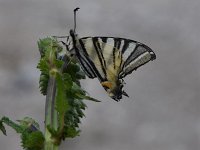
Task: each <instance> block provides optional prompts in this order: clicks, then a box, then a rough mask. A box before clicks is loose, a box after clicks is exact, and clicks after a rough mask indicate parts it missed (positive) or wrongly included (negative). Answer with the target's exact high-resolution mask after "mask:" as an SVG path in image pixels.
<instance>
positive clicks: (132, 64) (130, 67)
mask: <svg viewBox="0 0 200 150" xmlns="http://www.w3.org/2000/svg"><path fill="white" fill-rule="evenodd" d="M154 59H156V55H155V53H154V52H153V51H152V49H151V48H149V47H148V46H146V45H144V44H142V43H139V42H138V43H136V46H135V49H134V50H133V51H132V52H131V53H130V55H129V56H128V58H127V59H126V60H125V62H124V64H123V67H122V71H121V73H120V74H119V78H124V77H125V76H126V75H128V74H130V73H132V72H133V71H134V70H136V69H137V68H139V67H140V66H142V65H144V64H146V63H148V62H149V61H151V60H154Z"/></svg>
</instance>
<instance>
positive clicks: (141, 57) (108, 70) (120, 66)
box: [79, 37, 156, 81]
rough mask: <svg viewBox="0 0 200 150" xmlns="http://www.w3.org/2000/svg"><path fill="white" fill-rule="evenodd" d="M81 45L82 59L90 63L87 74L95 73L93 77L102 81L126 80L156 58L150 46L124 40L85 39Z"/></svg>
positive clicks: (111, 38) (109, 38) (105, 38)
mask: <svg viewBox="0 0 200 150" xmlns="http://www.w3.org/2000/svg"><path fill="white" fill-rule="evenodd" d="M79 43H80V45H81V49H82V50H83V52H82V55H85V57H80V58H81V59H83V60H85V59H86V60H87V62H88V63H85V64H84V67H83V68H86V70H85V69H84V70H85V72H93V73H91V74H92V77H98V78H99V79H100V81H106V80H109V79H113V78H118V79H121V78H124V77H125V76H126V75H128V74H130V73H132V71H133V70H136V69H137V68H138V67H140V66H142V65H144V64H145V63H147V62H149V61H150V60H154V59H155V58H156V55H155V53H154V52H153V51H152V50H151V49H150V48H149V47H148V46H146V45H144V44H142V43H139V42H137V41H133V40H129V39H124V38H114V37H85V38H81V39H79ZM80 53H81V52H80ZM91 63H92V65H91ZM88 64H90V65H88ZM89 77H90V76H89Z"/></svg>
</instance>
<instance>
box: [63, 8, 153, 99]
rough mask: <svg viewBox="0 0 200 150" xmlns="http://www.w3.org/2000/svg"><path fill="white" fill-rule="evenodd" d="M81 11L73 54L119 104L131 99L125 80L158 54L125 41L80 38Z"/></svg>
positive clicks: (72, 37) (135, 43)
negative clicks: (124, 88)
mask: <svg viewBox="0 0 200 150" xmlns="http://www.w3.org/2000/svg"><path fill="white" fill-rule="evenodd" d="M78 9H79V8H76V9H74V30H70V36H71V39H72V48H71V49H70V52H71V53H73V54H74V55H75V57H76V58H77V59H78V61H79V63H80V65H81V67H82V69H83V71H84V72H85V73H86V75H87V76H88V77H89V78H92V79H93V78H98V79H99V81H100V83H101V85H102V86H103V87H104V89H105V90H106V92H107V93H108V95H109V96H110V97H111V98H112V99H114V100H116V101H119V100H120V99H122V95H124V96H127V97H128V94H127V93H126V92H125V91H124V90H123V86H124V81H123V78H124V77H125V76H126V75H128V74H130V73H132V72H133V71H134V70H136V69H137V68H139V67H140V66H142V65H144V64H146V63H147V62H149V61H150V60H154V59H156V55H155V53H154V52H153V51H152V50H151V48H149V47H148V46H146V45H145V44H142V43H140V42H137V41H134V40H130V39H125V38H118V37H83V38H78V35H77V34H76V32H75V29H76V11H77V10H78ZM65 45H66V46H69V45H67V44H65Z"/></svg>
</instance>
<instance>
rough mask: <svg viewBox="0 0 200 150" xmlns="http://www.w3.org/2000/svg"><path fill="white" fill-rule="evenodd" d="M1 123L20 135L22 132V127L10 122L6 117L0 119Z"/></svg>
mask: <svg viewBox="0 0 200 150" xmlns="http://www.w3.org/2000/svg"><path fill="white" fill-rule="evenodd" d="M1 122H3V123H4V124H6V125H8V126H10V127H11V128H13V129H14V130H15V131H16V132H17V133H22V132H23V131H24V128H23V127H22V126H20V125H18V124H16V123H15V122H13V121H11V120H10V119H9V118H8V117H3V118H2V119H1Z"/></svg>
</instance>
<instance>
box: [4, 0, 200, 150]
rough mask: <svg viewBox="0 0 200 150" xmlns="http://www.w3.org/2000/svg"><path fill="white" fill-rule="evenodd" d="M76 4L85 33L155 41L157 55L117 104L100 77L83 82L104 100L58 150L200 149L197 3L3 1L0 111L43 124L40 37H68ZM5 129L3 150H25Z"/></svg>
mask: <svg viewBox="0 0 200 150" xmlns="http://www.w3.org/2000/svg"><path fill="white" fill-rule="evenodd" d="M77 6H79V7H80V8H81V9H80V10H79V12H78V17H77V23H78V25H77V32H78V33H79V36H80V37H84V36H97V35H99V36H117V37H124V38H130V39H133V40H137V41H140V42H143V43H145V44H147V45H148V46H150V47H151V48H152V49H153V50H154V51H155V53H156V54H157V59H156V60H155V61H153V62H150V63H148V64H146V65H145V66H143V67H141V68H140V69H138V70H137V71H136V72H134V73H133V74H132V75H130V76H128V77H127V78H126V79H125V81H126V82H127V84H126V86H125V90H126V92H127V93H128V94H129V95H130V98H124V99H123V100H122V101H120V102H118V103H117V102H115V101H113V100H112V99H111V98H109V97H108V96H107V94H106V92H105V91H104V89H103V88H102V87H101V85H100V84H99V82H98V80H96V79H94V80H91V79H87V80H85V81H83V82H82V85H83V87H84V88H85V89H86V90H87V91H88V92H89V93H90V95H91V96H94V97H96V98H98V99H100V100H102V102H101V103H94V102H87V105H88V108H87V110H86V111H85V114H86V118H84V119H82V124H81V129H82V132H81V134H80V136H79V137H77V138H75V139H69V140H68V141H66V142H64V143H63V144H62V146H61V150H65V149H67V150H80V149H81V150H199V149H200V115H199V114H200V109H199V108H200V50H199V47H200V41H199V39H200V38H199V35H200V9H199V8H200V1H198V0H190V1H188V0H151V1H150V0H99V1H97V0H73V1H70V0H57V1H54V0H0V115H2V116H3V115H6V116H9V117H11V118H12V119H13V120H16V119H20V118H22V117H24V116H31V117H33V118H35V119H36V120H38V121H39V122H40V125H41V128H42V129H43V128H44V127H43V120H44V104H45V97H44V96H42V95H41V94H40V92H39V89H38V78H39V71H38V70H37V69H36V65H37V62H38V60H39V58H40V56H39V52H38V48H37V40H38V39H39V38H44V37H46V36H51V35H67V34H68V31H69V29H70V28H73V9H74V8H75V7H77ZM7 132H8V133H7V134H8V136H7V137H6V136H3V135H2V134H0V150H21V147H20V138H19V136H18V135H17V134H16V133H15V131H13V130H12V129H10V128H8V127H7Z"/></svg>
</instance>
